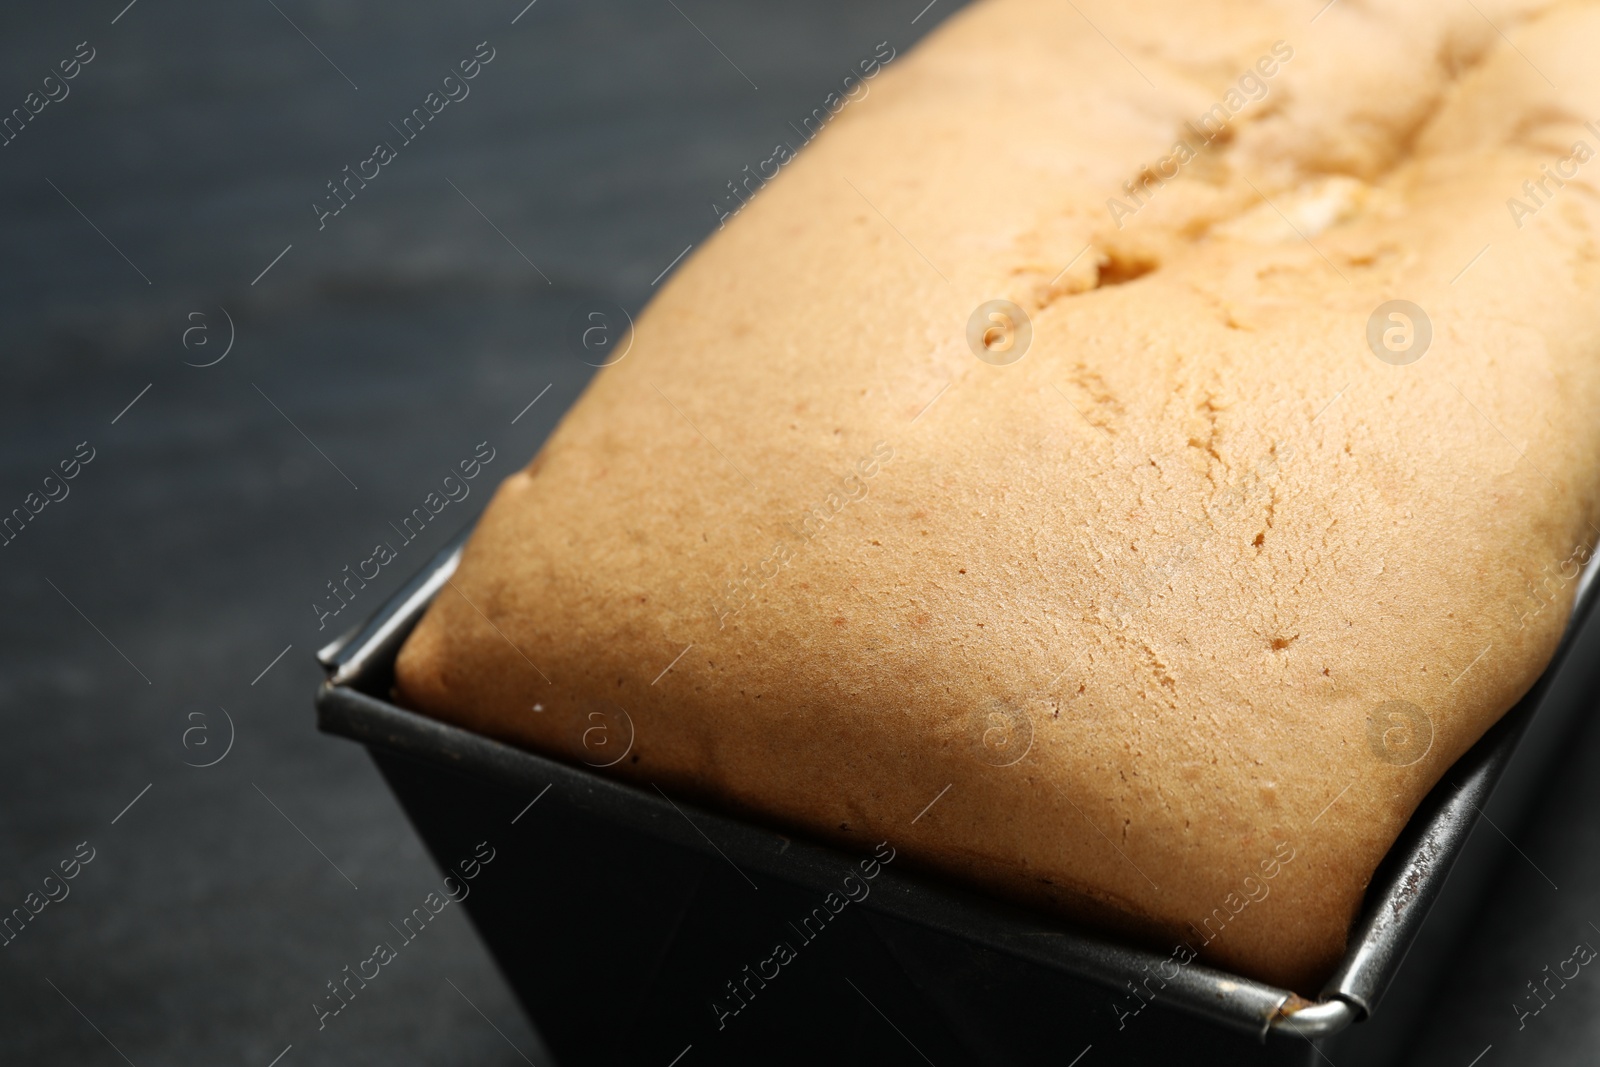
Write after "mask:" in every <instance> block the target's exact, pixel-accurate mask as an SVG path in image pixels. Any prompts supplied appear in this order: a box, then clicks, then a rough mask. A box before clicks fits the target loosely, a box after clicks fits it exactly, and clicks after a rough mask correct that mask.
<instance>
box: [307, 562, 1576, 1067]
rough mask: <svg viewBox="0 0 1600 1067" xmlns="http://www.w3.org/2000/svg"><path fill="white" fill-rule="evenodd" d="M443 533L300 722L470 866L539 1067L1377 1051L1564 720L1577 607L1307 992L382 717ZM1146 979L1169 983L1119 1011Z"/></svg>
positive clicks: (440, 566)
mask: <svg viewBox="0 0 1600 1067" xmlns="http://www.w3.org/2000/svg"><path fill="white" fill-rule="evenodd" d="M465 538H466V533H465V532H463V533H462V534H461V535H460V536H459V537H457V538H456V540H455V541H454V542H452V544H451V545H449V546H448V547H447V548H446V549H445V550H444V551H442V552H440V553H439V555H438V556H436V557H435V558H434V559H433V561H432V562H431V563H430V564H429V565H428V566H427V568H426V569H425V570H423V572H422V573H421V574H419V575H417V576H416V577H415V578H413V579H412V580H411V582H410V583H408V584H407V585H406V586H405V587H404V588H403V589H401V590H400V592H398V593H397V594H396V595H395V596H394V597H393V598H392V599H391V600H390V601H389V602H388V603H386V604H385V605H384V606H383V607H382V608H380V609H379V610H378V612H377V613H376V614H375V615H374V616H373V617H372V618H371V619H370V620H369V621H368V622H367V623H366V624H364V625H363V626H362V627H360V628H358V630H356V631H355V632H353V633H352V634H350V635H347V637H346V638H343V639H341V640H340V641H336V642H335V643H333V644H332V645H329V646H328V647H327V648H325V649H323V650H322V652H321V653H320V655H319V658H320V659H321V661H322V663H323V665H324V666H325V667H326V668H327V670H328V672H329V678H328V681H327V682H326V683H325V684H324V685H323V686H322V687H321V689H320V690H319V691H318V693H317V697H316V706H317V715H318V724H319V726H320V728H321V729H322V730H324V731H326V732H328V733H333V734H338V735H341V736H343V737H347V738H350V739H352V740H355V741H358V742H360V743H361V744H363V745H365V746H366V748H367V750H368V752H369V753H370V754H371V756H372V758H373V760H374V761H375V762H376V763H377V765H378V768H379V770H380V771H381V772H382V774H383V776H384V778H385V779H386V780H387V781H388V783H389V784H390V786H391V787H392V788H393V789H394V792H395V795H396V796H397V797H398V799H399V801H400V803H401V806H402V807H403V808H404V809H405V811H406V814H407V815H408V816H409V818H410V819H411V821H412V823H413V824H414V825H415V826H416V828H417V831H418V833H419V834H420V835H421V836H422V838H423V840H424V842H425V843H426V844H427V846H428V849H429V851H430V852H431V854H432V855H433V857H434V859H435V860H436V861H437V862H438V863H439V864H440V866H441V867H445V868H448V867H449V866H450V865H452V864H454V863H457V862H458V861H460V860H461V859H462V858H463V857H469V856H471V855H472V854H473V851H474V849H475V847H476V845H477V843H478V842H480V841H488V842H490V844H491V847H493V848H494V849H495V850H496V859H495V861H494V864H493V867H492V868H485V874H486V875H487V876H486V877H480V878H478V879H477V880H476V881H475V882H474V883H473V886H472V892H471V894H470V896H469V897H468V898H467V900H466V908H467V911H468V913H469V914H470V915H471V917H472V920H473V922H474V924H475V926H476V927H477V929H478V931H479V933H480V935H481V936H482V937H483V939H484V941H485V942H486V943H487V944H488V946H489V949H490V951H491V952H492V953H493V955H494V957H495V959H496V961H497V963H498V964H499V966H500V968H501V969H502V971H503V972H504V974H505V976H506V978H507V980H508V981H509V982H510V984H511V985H512V987H513V988H514V990H515V991H516V993H517V996H518V997H519V999H520V1000H521V1002H522V1004H523V1006H524V1008H525V1009H526V1011H527V1012H528V1014H529V1016H530V1017H531V1019H532V1020H533V1023H534V1025H535V1027H536V1029H537V1030H538V1031H539V1033H540V1034H541V1036H542V1037H543V1038H544V1040H545V1041H546V1042H547V1043H548V1045H549V1047H550V1049H551V1051H552V1053H553V1054H554V1056H555V1058H556V1061H557V1062H558V1063H560V1064H562V1065H563V1067H588V1065H591V1064H622V1063H627V1064H640V1065H652V1064H653V1065H658V1067H671V1065H674V1064H676V1067H703V1065H706V1064H739V1065H745V1064H791V1063H792V1064H806V1065H814V1064H820V1063H831V1064H856V1063H860V1064H867V1063H871V1064H894V1063H918V1064H920V1063H925V1062H926V1063H933V1064H937V1065H938V1067H958V1065H966V1064H972V1065H984V1067H990V1065H993V1067H999V1065H1013V1064H1036V1063H1037V1064H1045V1063H1048V1064H1054V1065H1059V1067H1071V1065H1073V1064H1075V1063H1077V1062H1078V1061H1077V1060H1076V1059H1075V1057H1079V1056H1083V1057H1084V1058H1083V1060H1082V1067H1102V1065H1106V1064H1144V1063H1153V1062H1158V1061H1165V1059H1166V1057H1181V1062H1186V1063H1225V1064H1229V1065H1247V1064H1302V1065H1303V1064H1309V1063H1313V1062H1325V1057H1328V1056H1330V1055H1331V1057H1332V1058H1333V1059H1334V1060H1338V1061H1340V1062H1341V1063H1348V1062H1359V1063H1363V1064H1383V1063H1386V1062H1396V1060H1397V1058H1398V1057H1399V1055H1400V1054H1401V1052H1402V1051H1403V1048H1404V1042H1405V1039H1406V1036H1407V1033H1408V1031H1409V1029H1410V1023H1411V1022H1412V1021H1413V1020H1414V1019H1415V1018H1417V1017H1418V1016H1419V1015H1420V1014H1421V1013H1426V1012H1431V1011H1434V1010H1437V1009H1438V1005H1439V1003H1440V1002H1441V1000H1447V998H1448V990H1447V989H1440V988H1437V983H1436V982H1435V981H1434V979H1435V977H1436V975H1437V971H1438V970H1439V968H1440V966H1441V964H1442V961H1443V960H1444V958H1445V951H1446V950H1447V949H1448V947H1449V945H1450V943H1451V941H1452V940H1453V936H1454V934H1455V933H1456V932H1457V931H1458V930H1459V929H1460V928H1461V926H1462V925H1463V924H1464V923H1465V921H1466V920H1467V919H1468V918H1469V917H1470V913H1471V909H1472V906H1473V904H1474V902H1475V899H1476V896H1477V892H1478V890H1479V889H1480V888H1481V886H1482V885H1483V883H1484V882H1485V881H1486V879H1487V876H1488V874H1489V873H1491V872H1492V869H1493V867H1494V865H1495V863H1496V862H1497V861H1498V859H1499V858H1500V853H1501V851H1502V849H1501V847H1500V839H1499V838H1498V837H1495V836H1486V835H1483V834H1478V835H1474V834H1473V833H1472V831H1473V828H1474V827H1475V826H1476V825H1477V824H1478V820H1479V817H1480V814H1481V813H1482V811H1483V809H1485V808H1491V810H1495V811H1496V812H1497V813H1498V816H1497V817H1496V819H1495V821H1496V823H1497V824H1498V825H1499V826H1502V827H1503V826H1505V825H1507V823H1508V822H1514V821H1515V819H1516V816H1517V814H1518V811H1519V809H1520V806H1521V805H1522V804H1524V803H1525V802H1526V800H1527V799H1528V797H1529V796H1530V795H1531V793H1532V792H1533V789H1534V786H1535V784H1536V782H1537V779H1538V778H1539V774H1540V772H1541V771H1542V770H1543V768H1544V767H1545V766H1546V765H1547V763H1548V761H1549V760H1550V759H1551V758H1552V756H1553V754H1554V753H1555V751H1556V750H1557V749H1558V748H1559V741H1560V738H1561V736H1562V735H1563V733H1564V732H1565V729H1566V727H1567V726H1568V725H1569V724H1570V722H1571V720H1572V719H1573V718H1575V716H1576V715H1577V714H1578V713H1579V712H1580V711H1581V710H1583V709H1585V708H1587V707H1588V706H1589V703H1590V695H1591V693H1592V691H1593V684H1592V683H1593V682H1594V680H1595V679H1594V677H1593V673H1594V672H1593V671H1592V670H1591V665H1592V664H1593V663H1594V661H1595V659H1596V657H1595V656H1594V654H1593V653H1594V651H1595V647H1594V646H1595V640H1596V638H1597V637H1600V631H1596V630H1595V628H1594V627H1590V626H1587V625H1586V620H1587V616H1588V608H1589V606H1590V603H1591V601H1592V598H1591V597H1589V596H1587V595H1583V596H1581V597H1580V604H1579V608H1578V609H1577V610H1575V611H1574V616H1573V622H1572V624H1571V625H1570V626H1569V628H1568V632H1567V636H1566V639H1565V640H1564V641H1563V642H1562V646H1561V649H1560V651H1559V652H1558V653H1557V655H1556V658H1555V660H1554V661H1553V662H1552V663H1551V665H1550V668H1549V670H1548V671H1547V672H1546V673H1545V675H1544V677H1543V678H1542V679H1541V680H1540V681H1539V683H1538V684H1537V685H1536V686H1535V687H1534V689H1533V690H1532V692H1530V693H1529V694H1528V695H1527V697H1526V698H1525V699H1524V700H1523V701H1522V702H1521V703H1520V704H1518V705H1517V707H1516V708H1514V709H1513V710H1512V711H1511V712H1509V713H1508V714H1507V715H1506V716H1505V717H1504V718H1503V719H1502V720H1501V721H1500V722H1499V723H1498V724H1497V725H1496V726H1495V727H1494V728H1492V729H1491V730H1490V731H1489V732H1488V734H1486V735H1485V736H1484V738H1483V739H1482V740H1481V741H1480V742H1479V743H1478V744H1477V745H1476V746H1475V747H1474V748H1473V749H1472V750H1471V751H1469V752H1468V753H1467V754H1466V755H1465V756H1463V757H1462V758H1461V760H1460V761H1459V762H1458V763H1457V764H1456V765H1455V767H1453V768H1452V769H1451V771H1450V772H1449V773H1448V774H1447V775H1446V776H1445V779H1444V780H1443V781H1442V782H1441V783H1440V784H1439V786H1438V787H1437V788H1435V789H1434V790H1433V792H1432V793H1431V794H1430V795H1429V796H1428V797H1427V799H1426V800H1425V801H1424V802H1423V804H1422V806H1421V807H1420V808H1419V809H1418V811H1417V813H1416V815H1415V816H1414V817H1413V818H1412V820H1411V823H1410V824H1409V826H1408V827H1407V829H1406V831H1405V832H1404V833H1403V834H1402V835H1401V837H1400V840H1399V841H1398V842H1397V843H1396V844H1395V846H1394V848H1393V849H1392V850H1391V852H1390V854H1389V857H1388V858H1387V859H1386V860H1385V862H1384V864H1383V866H1382V868H1380V870H1379V871H1378V873H1377V875H1376V877H1375V878H1374V879H1373V882H1372V885H1371V887H1370V889H1369V891H1368V894H1367V898H1366V903H1365V907H1364V909H1363V912H1362V915H1361V917H1360V919H1359V920H1358V921H1357V923H1356V926H1355V929H1354V930H1353V931H1352V934H1351V938H1350V947H1349V951H1348V953H1347V955H1346V956H1345V959H1344V961H1343V962H1342V964H1341V965H1340V967H1339V968H1338V970H1337V971H1336V972H1335V973H1334V975H1333V976H1332V978H1330V979H1329V980H1328V983H1327V985H1326V986H1325V988H1324V989H1323V992H1322V996H1321V999H1320V1000H1319V1001H1317V1002H1315V1003H1309V1004H1308V1003H1307V1002H1305V1001H1303V1000H1301V999H1300V998H1298V997H1295V996H1294V995H1293V994H1291V993H1290V992H1289V991H1287V990H1283V989H1276V988H1273V987H1271V986H1268V985H1264V984H1262V983H1260V982H1256V981H1252V980H1250V979H1246V978H1241V977H1239V976H1237V975H1232V974H1227V973H1224V972H1222V971H1219V970H1215V969H1212V968H1208V967H1205V966H1202V965H1200V964H1198V963H1191V964H1189V965H1187V966H1185V967H1181V968H1176V967H1173V966H1172V965H1171V963H1170V962H1169V961H1170V960H1171V957H1169V956H1166V955H1162V954H1159V953H1152V952H1150V951H1147V950H1145V949H1142V948H1135V947H1130V946H1128V945H1123V944H1119V943H1118V942H1116V941H1115V940H1111V939H1108V938H1106V937H1103V936H1100V935H1096V934H1094V933H1091V932H1086V931H1084V930H1082V929H1078V928H1075V927H1073V926H1071V925H1070V924H1068V923H1066V922H1064V921H1062V920H1060V919H1057V918H1054V917H1051V916H1047V915H1041V914H1037V913H1033V912H1030V911H1026V910H1022V909H1019V908H1015V907H1012V906H1009V905H1007V904H1004V903H1001V902H998V901H996V900H992V899H988V898H986V897H983V896H981V895H979V894H976V893H973V892H970V891H968V890H966V889H964V888H961V887H958V886H954V885H950V884H945V883H942V882H939V881H937V880H936V879H932V878H927V877H923V876H919V875H917V874H914V873H912V872H910V871H908V870H906V869H905V865H904V864H903V863H896V862H893V861H892V860H891V861H890V862H888V863H884V864H879V865H876V869H875V870H874V868H873V867H871V866H868V867H866V868H865V870H871V871H874V876H873V877H872V878H870V879H867V878H866V877H865V871H864V869H863V860H862V857H860V856H853V855H848V854H845V853H842V852H840V851H838V850H835V849H833V848H831V847H828V846H825V845H821V844H816V843H811V842H808V841H804V840H798V839H793V838H791V837H788V836H786V835H784V834H781V833H778V832H777V831H775V830H772V829H769V828H767V827H765V826H760V825H754V824H751V823H748V822H744V821H740V820H737V819H733V818H729V817H727V816H725V815H721V814H718V813H716V812H714V811H710V810H705V809H702V808H700V807H697V806H695V805H691V804H688V803H685V802H683V801H681V800H675V799H674V798H671V797H669V796H668V795H667V794H665V793H663V792H660V791H659V790H656V789H650V788H644V789H641V788H639V787H637V786H634V785H630V784H625V783H623V782H620V781H616V780H613V779H611V778H608V777H606V776H605V775H604V774H602V773H597V772H595V771H593V770H590V769H588V768H584V767H577V766H572V765H569V764H566V763H561V762H557V761H555V760H552V759H549V758H546V757H544V756H541V755H538V754H536V753H533V752H527V751H523V750H521V749H518V748H514V747H512V746H509V745H506V744H502V743H500V742H498V741H493V740H490V739H488V738H486V737H482V736H479V735H477V734H473V733H470V732H468V731H465V730H462V729H459V728H457V727H454V726H449V725H446V724H444V723H440V722H437V721H435V720H432V719H429V718H425V717H423V716H420V715H417V714H414V713H412V712H409V711H406V710H405V709H403V708H400V707H397V706H395V705H394V704H393V703H391V702H390V701H389V693H390V688H391V685H392V682H393V666H394V659H395V656H396V654H397V653H398V651H399V648H400V645H401V643H402V642H403V641H404V640H405V638H406V636H407V635H408V634H409V633H410V631H411V628H412V627H413V626H414V625H415V624H416V621H417V619H418V618H419V617H420V616H421V614H422V612H423V610H424V609H425V608H426V607H427V604H428V602H429V601H430V600H431V599H432V597H433V595H434V594H435V593H436V592H437V591H438V589H439V588H440V587H441V586H442V585H443V584H444V582H445V581H446V579H447V578H448V577H449V576H450V574H451V573H452V572H453V571H454V569H455V566H456V563H457V561H458V560H459V558H460V548H461V544H462V543H463V542H464V540H465ZM1585 577H1586V578H1587V577H1588V576H1587V575H1586V576H1585ZM1586 585H1587V583H1586ZM1586 592H1587V588H1586V589H1585V593H1586ZM1530 726H1531V729H1530ZM1525 735H1527V736H1526V738H1525ZM1514 755H1515V756H1517V759H1516V760H1515V761H1513V756H1514ZM1508 765H1509V766H1511V767H1512V768H1513V770H1512V773H1511V774H1509V775H1507V774H1506V771H1507V768H1508ZM1502 779H1504V781H1502ZM1497 783H1498V784H1499V785H1500V786H1501V787H1500V788H1499V789H1497V788H1496V787H1497ZM1491 797H1492V798H1493V801H1492V804H1491ZM530 805H531V806H530ZM893 845H894V843H893V842H892V841H891V842H889V845H888V849H892V848H893ZM883 854H884V855H887V854H888V852H887V850H885V852H884V853H883ZM1458 860H1460V861H1461V862H1460V864H1459V865H1458V863H1457V861H1458ZM1452 867H1457V868H1458V870H1457V875H1456V877H1454V878H1449V883H1448V885H1447V878H1448V877H1449V876H1450V874H1451V870H1452ZM852 876H853V877H852ZM847 879H849V881H847ZM863 893H865V896H863V895H862V894H863ZM829 894H834V896H833V897H832V898H831V899H832V900H833V901H835V902H837V901H840V900H844V901H845V903H844V906H843V907H841V908H840V909H839V910H838V911H837V912H833V911H831V910H829V908H828V907H826V906H825V902H826V901H827V900H828V899H829ZM819 908H820V909H822V910H821V912H820V913H819V912H818V911H817V909H819ZM1430 912H1431V918H1430ZM807 917H813V918H812V919H811V920H810V921H809V922H808V921H807ZM1425 919H1427V920H1428V922H1427V923H1426V924H1425V922H1424V920H1425ZM779 943H782V944H784V945H785V946H786V947H787V949H788V952H787V953H783V952H779V951H776V946H777V945H778V944H779ZM1408 953H1409V955H1410V958H1409V960H1408V958H1407V957H1408ZM1402 962H1405V963H1406V972H1405V979H1404V981H1402V982H1399V983H1395V988H1394V990H1393V993H1392V995H1391V996H1390V997H1389V1002H1388V1003H1386V1004H1385V1011H1382V1012H1379V1011H1378V1008H1379V1001H1380V999H1382V998H1383V997H1384V995H1385V992H1386V990H1389V988H1390V986H1391V982H1392V981H1393V979H1394V978H1395V976H1396V974H1397V973H1398V972H1399V971H1400V968H1401V964H1402ZM1164 964H1165V966H1163V965H1164ZM1158 969H1159V973H1161V974H1163V975H1168V974H1171V973H1172V972H1173V971H1177V973H1176V975H1175V976H1173V977H1172V978H1171V980H1170V981H1168V982H1167V984H1166V985H1165V987H1164V988H1161V989H1160V991H1159V992H1158V993H1157V994H1155V996H1154V998H1153V999H1152V1000H1149V1001H1148V1002H1146V1001H1145V1000H1143V999H1139V998H1135V996H1134V995H1133V994H1132V993H1131V992H1130V988H1129V983H1130V982H1137V981H1138V980H1139V979H1141V978H1143V977H1145V976H1147V975H1149V974H1150V973H1152V972H1156V971H1158ZM1145 988H1149V986H1148V985H1147V986H1145ZM1141 1004H1142V1005H1143V1007H1142V1008H1141V1009H1140V1010H1138V1012H1137V1014H1133V1013H1132V1012H1131V1010H1130V1009H1131V1008H1132V1007H1133V1006H1134V1005H1141ZM1369 1016H1371V1019H1370V1020H1369V1019H1368V1017H1369ZM1356 1024H1359V1025H1356ZM679 1057H681V1059H680V1058H679ZM540 1067H545V1065H544V1064H542V1063H541V1064H540Z"/></svg>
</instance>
